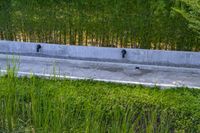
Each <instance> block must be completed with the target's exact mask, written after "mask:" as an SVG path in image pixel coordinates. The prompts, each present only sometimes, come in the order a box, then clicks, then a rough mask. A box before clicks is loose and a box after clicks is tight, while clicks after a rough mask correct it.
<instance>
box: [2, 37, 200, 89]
mask: <svg viewBox="0 0 200 133" xmlns="http://www.w3.org/2000/svg"><path fill="white" fill-rule="evenodd" d="M37 45H38V43H21V42H11V41H0V53H2V54H0V69H1V70H0V72H1V73H3V74H5V73H6V67H7V62H9V63H11V64H12V57H13V56H14V58H18V59H19V62H18V66H19V71H18V76H29V75H31V74H34V75H37V76H41V77H52V76H55V77H59V78H68V79H85V80H94V81H104V82H114V83H122V84H140V85H144V86H151V87H152V86H153V87H154V86H158V87H161V88H176V87H189V88H196V89H197V88H200V82H199V81H200V60H199V59H200V53H197V52H176V51H159V50H142V49H125V50H126V51H127V54H126V56H125V58H122V54H121V51H122V50H123V49H118V48H98V47H84V46H64V45H54V44H40V45H41V49H40V50H39V52H37ZM12 55H13V56H12ZM54 65H56V74H52V73H53V72H52V69H53V67H54ZM138 68H139V69H138ZM43 70H45V72H43ZM58 73H59V74H58Z"/></svg>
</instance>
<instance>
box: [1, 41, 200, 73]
mask: <svg viewBox="0 0 200 133" xmlns="http://www.w3.org/2000/svg"><path fill="white" fill-rule="evenodd" d="M37 44H40V45H41V46H42V48H41V50H40V52H39V53H37V52H36V46H37ZM121 50H122V49H118V48H98V47H85V46H65V45H55V44H51V45H50V44H41V43H22V42H12V41H0V53H16V54H21V55H33V56H43V57H45V56H47V57H59V58H65V59H67V58H68V59H83V60H85V59H87V60H95V61H110V62H118V63H119V62H124V63H132V64H146V65H159V66H176V67H188V68H199V69H200V53H199V52H178V51H162V50H143V49H126V51H127V55H126V56H125V58H124V59H123V58H122V55H121Z"/></svg>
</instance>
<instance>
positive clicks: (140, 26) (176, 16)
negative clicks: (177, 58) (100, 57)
mask: <svg viewBox="0 0 200 133" xmlns="http://www.w3.org/2000/svg"><path fill="white" fill-rule="evenodd" d="M180 1H182V2H180ZM183 1H184V0H157V1H155V0H59V1H58V0H57V1H56V0H51V1H48V0H1V1H0V39H8V40H15V41H27V42H29V41H31V42H47V43H59V44H72V45H86V46H88V45H89V46H90V45H92V46H102V47H127V48H145V49H165V50H169V49H170V50H190V51H199V49H200V41H199V34H198V32H199V31H198V32H196V30H191V26H193V27H194V25H193V24H192V25H191V21H192V22H193V19H195V20H196V19H197V20H198V15H199V13H198V9H199V3H198V2H196V3H195V6H194V4H193V3H194V2H195V1H197V0H190V1H193V2H189V4H187V5H186V6H184V4H182V3H183ZM186 1H187V0H186ZM190 3H192V4H193V5H192V6H191V7H193V6H194V7H195V10H192V12H191V10H190V7H188V6H190ZM179 8H181V10H182V9H183V10H184V11H185V12H186V13H185V14H189V15H190V16H192V17H189V20H188V17H185V16H184V15H181V14H180V13H179V12H177V11H178V9H179ZM174 9H177V10H174ZM191 18H192V19H191ZM196 22H198V23H199V21H195V23H196ZM195 26H196V25H195ZM196 27H197V28H198V25H197V26H196Z"/></svg>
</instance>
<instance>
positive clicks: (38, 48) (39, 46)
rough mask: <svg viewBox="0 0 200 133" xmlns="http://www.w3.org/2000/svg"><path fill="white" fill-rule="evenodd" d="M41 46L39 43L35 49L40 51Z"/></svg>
mask: <svg viewBox="0 0 200 133" xmlns="http://www.w3.org/2000/svg"><path fill="white" fill-rule="evenodd" d="M41 48H42V46H41V45H40V44H38V45H37V48H36V51H37V52H40V49H41Z"/></svg>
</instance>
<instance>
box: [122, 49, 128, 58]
mask: <svg viewBox="0 0 200 133" xmlns="http://www.w3.org/2000/svg"><path fill="white" fill-rule="evenodd" d="M121 53H122V58H125V56H126V53H127V51H126V50H125V49H123V50H122V51H121Z"/></svg>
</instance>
